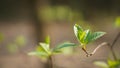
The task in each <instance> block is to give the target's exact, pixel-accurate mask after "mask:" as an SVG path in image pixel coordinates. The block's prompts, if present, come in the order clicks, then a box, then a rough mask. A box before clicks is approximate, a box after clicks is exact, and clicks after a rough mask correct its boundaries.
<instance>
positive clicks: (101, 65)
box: [94, 61, 109, 68]
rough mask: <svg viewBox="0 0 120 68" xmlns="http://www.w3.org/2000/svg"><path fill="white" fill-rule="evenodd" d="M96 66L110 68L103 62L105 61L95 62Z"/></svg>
mask: <svg viewBox="0 0 120 68" xmlns="http://www.w3.org/2000/svg"><path fill="white" fill-rule="evenodd" d="M94 64H95V65H96V66H99V67H101V68H109V66H108V65H107V63H105V62H103V61H95V62H94Z"/></svg>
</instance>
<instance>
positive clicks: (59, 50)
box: [53, 42, 76, 53]
mask: <svg viewBox="0 0 120 68" xmlns="http://www.w3.org/2000/svg"><path fill="white" fill-rule="evenodd" d="M71 46H76V45H75V44H74V43H68V42H65V43H62V44H60V45H58V46H56V47H55V48H54V49H53V52H55V53H59V52H61V49H63V48H66V47H71Z"/></svg>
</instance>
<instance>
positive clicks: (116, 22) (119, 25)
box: [115, 16, 120, 27]
mask: <svg viewBox="0 0 120 68" xmlns="http://www.w3.org/2000/svg"><path fill="white" fill-rule="evenodd" d="M115 26H116V27H120V16H118V17H117V18H116V20H115Z"/></svg>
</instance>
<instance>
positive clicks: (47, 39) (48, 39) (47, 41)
mask: <svg viewBox="0 0 120 68" xmlns="http://www.w3.org/2000/svg"><path fill="white" fill-rule="evenodd" d="M45 43H46V44H50V37H49V36H47V37H46V38H45Z"/></svg>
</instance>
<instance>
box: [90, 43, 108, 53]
mask: <svg viewBox="0 0 120 68" xmlns="http://www.w3.org/2000/svg"><path fill="white" fill-rule="evenodd" d="M107 44H108V43H107V42H103V43H101V44H100V45H98V46H97V47H96V48H95V49H94V50H93V52H92V53H91V54H90V55H93V54H95V53H96V51H97V50H98V49H99V48H100V47H102V46H104V45H107Z"/></svg>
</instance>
